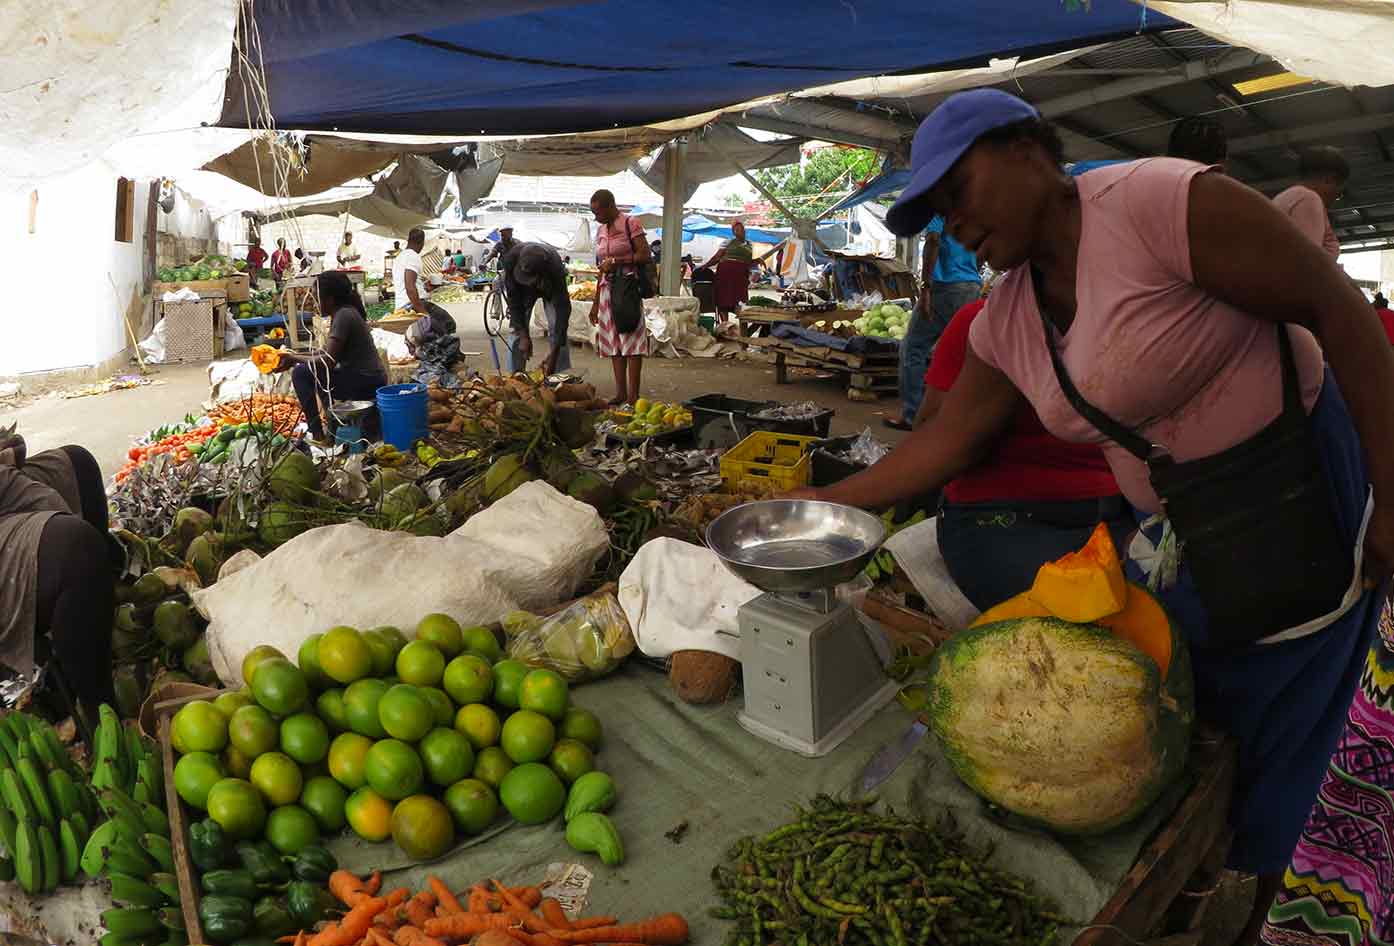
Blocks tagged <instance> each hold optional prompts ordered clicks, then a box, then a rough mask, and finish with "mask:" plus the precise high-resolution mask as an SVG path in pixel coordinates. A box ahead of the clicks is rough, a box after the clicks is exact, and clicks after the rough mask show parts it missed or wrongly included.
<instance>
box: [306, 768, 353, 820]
mask: <svg viewBox="0 0 1394 946" xmlns="http://www.w3.org/2000/svg"><path fill="white" fill-rule="evenodd" d="M346 801H348V791H347V790H346V789H345V788H344V786H342V785H340V784H339V783H338V782H336V781H334V779H332V778H330V777H329V776H328V775H316V776H315V777H314V778H312V779H308V780H306V782H305V787H304V788H302V789H301V790H300V807H301V808H304V809H305V810H306V811H308V812H309V813H310V814H312V815H314V816H315V821H316V822H318V823H319V826H320V830H322V831H323V832H324V833H325V834H333V833H334V832H335V831H338V830H339V829H340V828H342V827H343V826H344V825H345V824H346V823H347V822H346V821H345V820H344V803H345V802H346Z"/></svg>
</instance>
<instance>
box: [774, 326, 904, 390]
mask: <svg viewBox="0 0 1394 946" xmlns="http://www.w3.org/2000/svg"><path fill="white" fill-rule="evenodd" d="M760 347H761V348H762V349H763V350H764V351H766V352H773V353H774V380H775V383H776V384H788V383H789V369H790V368H815V369H817V370H819V371H830V372H836V373H837V374H839V375H842V376H843V377H845V378H846V379H847V399H848V400H851V401H875V400H877V399H879V398H881V397H884V396H888V395H889V396H894V395H896V394H899V393H900V366H899V356H898V355H895V354H892V353H889V352H887V353H881V352H878V353H875V354H867V355H854V354H850V353H848V352H841V351H835V350H833V349H828V348H818V347H808V348H804V347H798V346H794V345H791V344H788V343H784V342H782V341H781V340H776V341H775V343H774V344H765V345H762V346H760Z"/></svg>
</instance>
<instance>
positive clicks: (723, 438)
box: [683, 394, 836, 450]
mask: <svg viewBox="0 0 1394 946" xmlns="http://www.w3.org/2000/svg"><path fill="white" fill-rule="evenodd" d="M683 406H684V407H686V408H687V409H688V410H689V411H691V412H692V429H693V432H694V434H695V435H696V441H697V446H699V447H701V448H702V449H704V450H711V449H729V448H731V447H734V446H735V445H736V444H738V443H740V442H741V441H742V440H744V439H745V438H746V437H749V436H750V435H751V434H752V433H754V432H755V431H757V430H769V431H773V432H775V433H780V434H796V435H798V436H801V437H826V436H827V435H828V428H829V427H830V425H831V424H832V420H833V414H834V413H836V412H835V411H822V412H820V413H818V414H816V415H814V416H813V417H808V418H801V419H799V420H767V419H762V418H756V417H751V416H750V415H751V414H755V413H758V412H759V411H763V410H768V409H769V408H773V407H778V406H779V402H778V401H749V400H746V399H745V398H739V397H728V396H727V395H725V394H703V395H701V396H700V397H694V398H693V399H692V400H690V401H686V402H684V404H683Z"/></svg>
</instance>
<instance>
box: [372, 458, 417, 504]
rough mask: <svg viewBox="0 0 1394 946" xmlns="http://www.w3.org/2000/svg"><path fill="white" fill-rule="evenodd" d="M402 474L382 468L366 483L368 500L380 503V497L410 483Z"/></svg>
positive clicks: (391, 469)
mask: <svg viewBox="0 0 1394 946" xmlns="http://www.w3.org/2000/svg"><path fill="white" fill-rule="evenodd" d="M410 482H411V480H409V479H407V477H406V475H405V474H404V473H400V472H398V471H397V470H394V469H393V468H392V467H390V466H389V467H383V468H381V469H380V470H379V471H378V475H377V476H375V477H373V479H371V480H370V481H369V482H368V499H369V501H371V502H374V503H376V502H380V501H381V500H382V497H383V496H385V495H387V494H388V493H390V492H392V491H393V490H394V489H396V488H397V487H398V486H401V485H402V484H404V483H410Z"/></svg>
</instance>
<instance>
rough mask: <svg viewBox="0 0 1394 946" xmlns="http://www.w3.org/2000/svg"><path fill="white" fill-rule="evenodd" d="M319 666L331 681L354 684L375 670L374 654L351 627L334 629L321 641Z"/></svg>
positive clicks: (325, 634)
mask: <svg viewBox="0 0 1394 946" xmlns="http://www.w3.org/2000/svg"><path fill="white" fill-rule="evenodd" d="M318 650H319V665H320V667H321V668H322V669H323V670H324V672H325V673H326V674H327V675H328V676H329V678H330V679H331V680H334V681H336V682H338V683H352V682H353V681H355V680H358V679H361V678H363V677H366V676H367V675H368V673H369V671H371V670H372V669H373V652H372V650H371V649H370V648H369V647H368V642H367V641H365V640H364V639H363V635H361V634H359V633H358V631H357V630H356V629H354V628H351V627H344V626H339V627H334V628H330V629H329V630H327V631H325V632H324V636H323V637H321V638H320V639H319V648H318Z"/></svg>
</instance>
